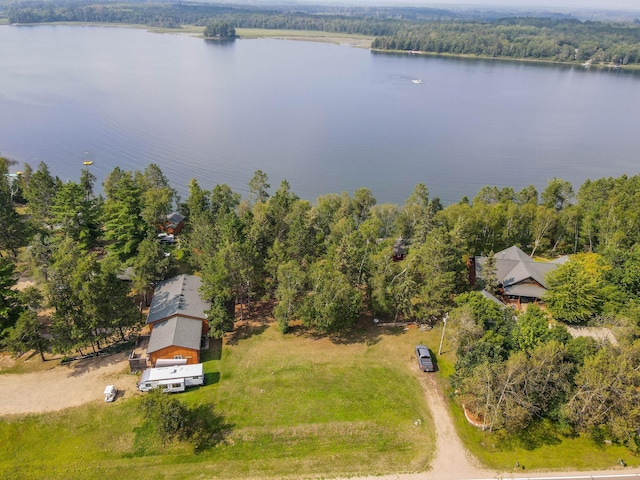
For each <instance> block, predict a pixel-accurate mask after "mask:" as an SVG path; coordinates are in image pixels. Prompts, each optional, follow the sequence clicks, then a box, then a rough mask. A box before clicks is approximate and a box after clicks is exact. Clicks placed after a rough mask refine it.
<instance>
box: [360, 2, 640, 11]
mask: <svg viewBox="0 0 640 480" xmlns="http://www.w3.org/2000/svg"><path fill="white" fill-rule="evenodd" d="M357 3H368V2H367V0H359V1H358V2H357ZM371 3H375V4H376V5H382V4H386V5H397V4H412V5H416V4H420V5H424V6H445V7H446V6H452V5H473V6H478V5H486V6H501V7H548V8H550V9H553V10H556V9H559V8H562V9H573V10H577V9H585V8H589V9H605V10H638V11H640V0H433V1H430V0H374V1H372V2H371Z"/></svg>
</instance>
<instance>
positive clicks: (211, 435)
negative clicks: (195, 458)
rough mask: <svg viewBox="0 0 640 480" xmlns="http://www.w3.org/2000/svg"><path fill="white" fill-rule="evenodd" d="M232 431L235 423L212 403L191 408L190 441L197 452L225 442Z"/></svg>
mask: <svg viewBox="0 0 640 480" xmlns="http://www.w3.org/2000/svg"><path fill="white" fill-rule="evenodd" d="M232 431H233V425H232V424H230V423H227V422H226V421H225V418H224V416H223V415H221V414H219V413H216V412H215V411H214V410H213V408H212V407H211V406H210V405H196V406H195V407H192V408H190V409H189V441H190V442H191V443H192V444H193V448H194V452H195V453H200V452H203V451H205V450H210V449H212V448H214V447H215V446H216V445H218V444H220V443H222V442H224V440H225V439H226V438H227V437H228V436H229V435H230V434H231V432H232Z"/></svg>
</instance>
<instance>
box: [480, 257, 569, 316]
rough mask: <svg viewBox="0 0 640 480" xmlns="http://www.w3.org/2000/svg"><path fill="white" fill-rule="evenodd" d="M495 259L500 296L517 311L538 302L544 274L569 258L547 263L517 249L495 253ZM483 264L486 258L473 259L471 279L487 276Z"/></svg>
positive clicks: (545, 282)
mask: <svg viewBox="0 0 640 480" xmlns="http://www.w3.org/2000/svg"><path fill="white" fill-rule="evenodd" d="M494 257H495V260H496V266H495V273H496V277H497V279H498V287H499V289H500V297H501V299H502V300H503V302H505V303H506V304H507V305H513V306H516V307H517V308H520V307H521V306H522V303H531V302H540V301H541V299H542V297H543V296H544V294H545V293H546V292H547V280H546V276H547V274H548V273H549V272H552V271H553V270H555V269H556V268H557V267H558V265H560V264H562V263H564V262H566V261H567V259H568V257H567V256H563V257H560V258H557V259H555V260H552V261H549V262H538V261H535V260H534V259H532V258H531V257H530V256H529V255H527V254H526V253H524V252H523V251H522V250H520V249H519V248H518V247H516V246H513V247H509V248H507V249H505V250H502V251H501V252H498V253H496V254H494ZM486 262H487V257H485V256H477V257H475V258H474V261H473V267H474V269H475V271H474V272H473V274H472V278H473V279H474V280H475V279H476V278H477V279H479V280H482V278H483V273H486V272H483V269H484V268H486Z"/></svg>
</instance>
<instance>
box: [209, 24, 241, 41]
mask: <svg viewBox="0 0 640 480" xmlns="http://www.w3.org/2000/svg"><path fill="white" fill-rule="evenodd" d="M204 36H205V38H217V39H220V40H225V39H232V38H235V37H236V29H235V28H233V26H232V25H231V24H230V23H229V22H225V21H223V20H212V21H210V22H209V23H207V26H206V27H205V29H204Z"/></svg>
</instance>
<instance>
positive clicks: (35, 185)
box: [24, 162, 59, 229]
mask: <svg viewBox="0 0 640 480" xmlns="http://www.w3.org/2000/svg"><path fill="white" fill-rule="evenodd" d="M58 186H59V180H58V179H57V178H53V177H52V176H51V174H50V173H49V167H47V165H46V164H45V163H44V162H40V164H39V165H38V169H37V170H36V171H35V172H33V173H32V174H31V175H29V176H28V177H27V176H26V175H25V186H24V198H25V200H26V201H27V212H29V215H30V216H31V217H30V221H31V222H32V224H33V226H34V227H35V228H36V229H40V228H42V227H43V226H47V227H48V226H50V225H51V223H50V216H51V207H52V205H53V203H54V199H55V195H56V190H57V189H58Z"/></svg>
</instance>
